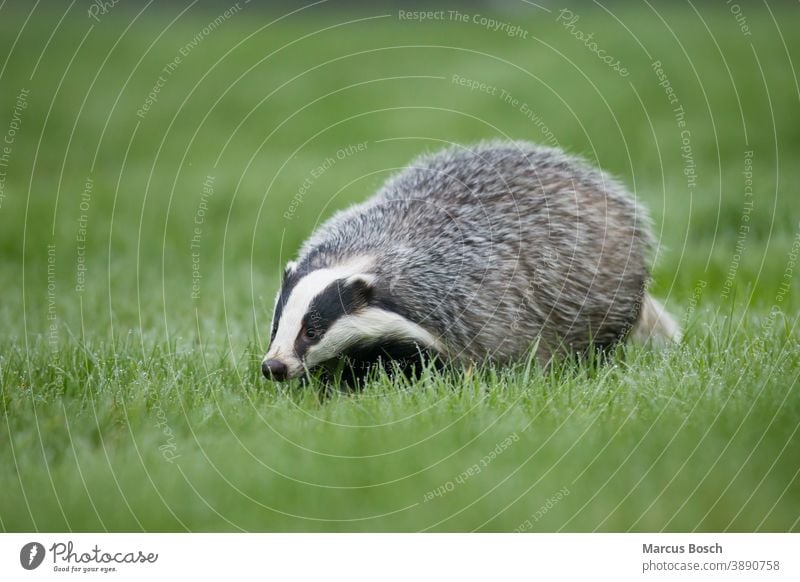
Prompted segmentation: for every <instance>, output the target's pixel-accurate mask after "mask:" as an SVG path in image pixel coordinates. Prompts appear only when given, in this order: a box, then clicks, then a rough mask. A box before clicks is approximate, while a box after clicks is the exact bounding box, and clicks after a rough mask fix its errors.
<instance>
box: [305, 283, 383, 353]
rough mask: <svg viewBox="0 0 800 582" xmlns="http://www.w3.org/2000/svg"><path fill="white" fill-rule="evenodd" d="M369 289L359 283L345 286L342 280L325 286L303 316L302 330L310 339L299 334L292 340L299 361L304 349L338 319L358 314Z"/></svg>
mask: <svg viewBox="0 0 800 582" xmlns="http://www.w3.org/2000/svg"><path fill="white" fill-rule="evenodd" d="M370 294H371V291H370V287H369V285H368V284H367V283H366V282H364V281H360V280H356V281H353V282H351V283H347V282H346V280H345V279H338V280H336V281H334V282H333V283H331V284H330V285H328V286H327V287H326V288H325V289H323V290H322V292H320V293H319V295H317V296H316V297H314V299H313V300H312V301H311V304H310V305H309V306H308V311H307V312H306V314H305V315H304V316H303V326H302V327H303V330H306V329H310V330H312V331H313V332H314V336H315V337H314V338H313V339H310V338H306V337H304V333H303V331H302V330H301V331H300V335H298V337H297V339H296V340H295V353H296V354H297V356H298V357H299V358H301V359H302V358H303V357H304V356H305V353H306V351H308V348H310V347H311V346H313V345H314V344H316V343H317V342H319V341H320V340H321V339H322V336H323V335H324V334H325V332H327V331H328V329H330V327H331V325H333V324H334V322H336V320H338V319H339V318H340V317H343V316H345V315H349V314H351V313H354V312H356V311H358V310H359V309H360V308H362V307H364V306H366V305H367V303H368V302H369V298H370Z"/></svg>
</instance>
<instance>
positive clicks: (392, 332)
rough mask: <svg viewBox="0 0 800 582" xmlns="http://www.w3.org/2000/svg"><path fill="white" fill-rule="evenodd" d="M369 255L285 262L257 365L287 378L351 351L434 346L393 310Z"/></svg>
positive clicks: (277, 377)
mask: <svg viewBox="0 0 800 582" xmlns="http://www.w3.org/2000/svg"><path fill="white" fill-rule="evenodd" d="M371 265H372V261H371V260H369V259H368V258H363V257H362V258H359V259H355V260H350V261H347V262H344V263H341V264H337V265H333V266H327V267H324V268H319V269H313V270H309V269H308V268H307V267H306V266H298V265H297V264H296V263H293V262H290V263H289V264H288V265H287V267H286V270H285V271H284V277H283V284H282V285H281V289H280V291H279V292H278V296H277V298H276V301H275V311H274V314H273V318H272V331H271V337H270V344H269V349H268V350H267V354H266V355H265V356H264V360H263V362H262V364H261V370H262V371H263V373H264V375H265V376H266V377H267V378H269V379H272V380H289V379H292V378H297V377H299V376H302V375H303V374H304V373H306V372H308V371H311V370H313V369H314V368H316V367H318V366H320V365H322V364H327V363H329V362H331V361H333V360H336V359H338V358H340V357H342V356H344V355H347V354H348V353H351V352H353V351H358V350H361V351H363V352H367V351H371V352H374V351H375V348H378V347H380V346H383V345H386V346H388V345H399V344H403V345H409V344H413V345H416V346H419V347H420V348H423V349H428V348H432V349H435V350H437V351H438V342H437V340H436V339H435V338H434V337H433V336H432V335H431V334H430V333H429V332H428V331H426V330H425V329H424V328H422V327H421V326H420V325H417V324H416V323H414V322H412V321H410V320H409V319H407V318H405V317H403V316H402V315H400V314H399V313H397V311H396V310H393V309H392V307H391V306H392V305H393V302H392V301H391V300H390V298H389V297H387V295H386V293H387V289H386V288H384V286H382V285H380V278H379V276H378V275H377V274H376V273H375V271H374V270H373V269H372V268H371Z"/></svg>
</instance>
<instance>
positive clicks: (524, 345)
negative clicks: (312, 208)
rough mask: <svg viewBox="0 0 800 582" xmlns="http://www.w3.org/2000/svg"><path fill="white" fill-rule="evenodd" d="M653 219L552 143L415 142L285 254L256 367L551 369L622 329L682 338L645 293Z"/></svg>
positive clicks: (654, 338)
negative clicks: (424, 150)
mask: <svg viewBox="0 0 800 582" xmlns="http://www.w3.org/2000/svg"><path fill="white" fill-rule="evenodd" d="M650 230H651V226H650V220H649V218H648V216H647V214H646V212H645V211H644V210H643V208H642V207H641V206H640V205H639V204H637V203H636V201H635V200H634V198H633V196H632V195H631V194H630V193H629V192H628V191H627V190H626V189H625V187H624V186H623V185H622V184H621V183H620V182H618V181H617V180H615V179H614V178H612V177H611V176H609V175H608V174H606V173H605V172H603V171H601V170H598V169H596V168H594V167H592V166H591V165H589V164H588V163H587V162H585V161H584V160H583V159H581V158H578V157H575V156H572V155H568V154H566V153H564V152H562V151H561V150H557V149H553V148H546V147H542V146H538V145H535V144H533V143H528V142H510V141H505V142H496V141H494V142H482V143H478V144H476V145H472V146H450V147H448V148H446V149H444V150H443V151H439V152H438V153H434V154H427V155H423V156H421V157H419V158H417V159H416V160H415V161H414V162H412V163H411V164H410V165H409V166H408V167H407V168H405V169H404V170H402V171H400V172H399V173H397V174H396V175H394V176H392V177H390V178H389V179H388V180H387V181H386V182H385V183H384V185H383V186H382V187H381V188H380V190H379V191H378V192H377V194H375V195H374V196H373V197H371V198H369V199H368V200H366V201H365V202H363V203H360V204H357V205H355V206H352V207H350V208H348V209H345V210H343V211H340V212H338V213H337V214H335V215H334V216H333V217H331V218H330V219H329V220H328V221H327V222H325V223H324V224H323V225H322V226H321V227H320V228H318V229H317V230H316V231H315V232H314V233H313V234H312V235H311V237H310V238H309V239H308V240H307V241H306V242H305V243H304V244H303V245H302V247H301V249H300V252H299V255H298V256H297V258H296V260H294V261H290V262H289V263H288V264H287V266H286V269H285V271H284V273H283V282H282V284H281V287H280V289H279V291H278V295H277V298H276V300H275V309H274V313H273V318H272V325H271V335H270V343H269V348H268V351H267V353H266V355H265V357H264V359H263V362H262V371H263V374H264V375H265V376H266V377H267V378H269V379H272V380H277V381H283V380H288V379H292V378H298V377H307V374H308V373H309V372H311V371H313V370H314V369H317V368H320V367H329V366H331V365H332V364H334V363H336V362H338V361H340V360H343V359H344V360H346V361H349V362H351V363H353V365H359V366H362V367H363V366H367V367H368V366H369V365H372V364H374V363H376V362H403V363H404V365H408V363H409V362H411V363H414V364H416V363H417V361H418V358H416V357H415V356H416V355H419V356H420V357H423V356H425V355H427V356H434V357H435V358H436V360H437V361H439V362H445V363H447V364H454V365H455V364H465V365H470V364H481V363H489V364H494V365H508V364H513V363H514V362H520V361H526V360H527V358H529V357H535V358H536V359H537V360H538V361H539V362H540V363H541V364H542V365H543V366H547V365H548V364H549V363H550V362H551V361H552V359H553V358H554V357H556V356H563V355H566V354H582V353H587V352H588V351H590V350H592V349H600V350H603V349H606V348H609V347H611V346H614V345H615V344H617V343H619V342H621V341H623V340H625V339H626V338H628V337H632V338H634V339H635V340H638V341H640V342H658V343H662V344H668V343H669V342H671V341H678V340H679V339H680V331H679V329H678V326H677V325H676V323H675V321H674V320H673V319H672V318H671V317H670V315H669V314H668V313H667V312H666V311H665V310H664V308H663V307H662V305H661V304H660V303H659V302H658V301H657V300H656V299H654V298H653V297H652V296H650V294H649V293H648V291H647V288H648V283H649V280H650V275H649V270H648V257H649V256H650V254H651V252H652V248H653V246H654V245H653V238H652V236H651V234H650Z"/></svg>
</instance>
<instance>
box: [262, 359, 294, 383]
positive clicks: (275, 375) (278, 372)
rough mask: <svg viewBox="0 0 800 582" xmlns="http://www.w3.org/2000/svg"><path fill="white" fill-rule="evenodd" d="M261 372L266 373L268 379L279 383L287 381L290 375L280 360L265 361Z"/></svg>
mask: <svg viewBox="0 0 800 582" xmlns="http://www.w3.org/2000/svg"><path fill="white" fill-rule="evenodd" d="M261 371H262V372H264V376H266V377H267V378H268V379H270V380H277V381H278V382H281V381H283V380H286V377H287V376H288V375H289V369H288V368H287V367H286V364H284V363H283V362H281V361H280V360H264V362H263V363H262V364H261Z"/></svg>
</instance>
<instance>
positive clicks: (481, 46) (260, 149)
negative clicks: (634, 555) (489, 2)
mask: <svg viewBox="0 0 800 582" xmlns="http://www.w3.org/2000/svg"><path fill="white" fill-rule="evenodd" d="M30 9H31V7H30V6H28V5H27V4H26V3H22V2H10V3H7V4H6V5H4V6H3V8H2V10H0V67H2V66H3V64H2V63H3V61H4V60H5V58H6V56H8V59H7V63H6V65H5V69H4V70H3V71H2V73H1V74H0V139H2V138H3V136H4V135H5V134H6V130H7V129H8V127H9V124H10V123H11V122H12V119H13V110H14V104H15V100H16V95H17V94H18V93H19V91H20V89H23V88H25V89H29V98H28V103H29V104H28V107H27V108H26V109H25V110H24V112H23V114H22V120H21V127H20V129H19V131H18V132H17V134H16V135H15V139H14V143H13V144H12V150H11V153H10V155H9V159H8V163H7V165H6V166H4V167H1V168H0V170H3V171H5V172H6V175H5V180H4V182H2V184H3V190H2V193H3V194H4V198H2V200H1V202H0V252H2V259H3V260H2V263H0V285H1V287H0V288H2V289H3V290H4V292H3V293H2V300H1V301H0V329H2V330H3V333H2V335H0V389H1V392H0V395H1V396H2V409H1V410H0V413H1V414H2V428H0V491H3V494H2V495H0V528H2V529H3V530H6V531H24V530H53V531H58V530H76V531H80V530H112V531H119V530H125V531H128V530H131V531H138V530H142V529H143V530H148V531H150V530H167V531H171V530H178V531H182V530H239V529H244V530H268V531H272V530H278V531H282V530H326V531H344V530H369V531H373V530H378V531H383V530H412V531H417V530H456V531H463V530H491V531H494V530H503V531H505V530H514V529H525V530H530V531H554V530H561V531H594V530H600V531H627V530H633V531H650V530H668V531H684V530H701V531H720V530H730V531H754V530H758V531H789V530H792V531H797V530H798V529H800V521H799V520H800V493H799V492H800V479H798V476H799V474H800V461H799V459H800V435H798V426H800V394H799V390H800V388H798V382H797V380H798V375H800V333H799V332H798V321H800V319H799V318H798V308H799V307H800V299H798V297H800V293H798V291H800V285H799V284H798V275H797V270H798V268H800V267H798V263H797V251H798V248H800V247H798V245H799V244H800V243H798V241H800V239H798V238H797V237H798V232H799V231H800V224H798V218H800V196H799V195H798V191H797V187H796V184H797V183H799V182H800V167H798V166H797V164H796V163H795V162H796V160H797V159H798V157H800V107H798V104H799V102H798V98H800V92H798V86H797V81H796V73H795V72H794V71H793V68H792V67H793V65H792V63H797V62H800V44H798V42H799V41H798V40H797V38H796V35H793V34H792V32H791V31H793V30H796V29H797V27H798V25H800V14H798V13H797V11H796V10H795V11H792V10H791V9H790V8H788V7H786V8H784V7H781V6H779V5H776V6H774V7H772V9H771V11H770V10H769V9H767V8H765V7H763V6H753V7H751V6H748V7H747V13H746V17H747V24H748V26H749V29H750V31H751V33H752V34H751V35H750V36H745V35H743V34H742V32H741V30H740V29H739V26H738V25H737V23H736V20H735V19H734V17H733V15H732V14H730V13H729V12H728V11H727V10H726V9H725V8H724V7H713V6H705V5H702V6H699V7H698V8H697V12H695V11H694V10H693V8H692V7H691V6H690V5H689V4H686V5H685V6H681V7H670V8H667V7H662V6H660V5H659V6H658V8H657V10H658V12H657V13H656V12H655V11H654V10H651V9H649V8H648V7H647V6H646V5H644V6H642V7H638V8H635V7H627V8H624V7H621V6H619V5H616V4H615V5H614V12H613V15H612V14H611V13H610V12H608V11H605V10H602V9H601V8H598V7H596V6H595V7H594V8H590V7H589V6H587V7H585V8H583V9H576V13H579V14H580V20H579V22H578V24H577V28H579V29H580V30H583V31H585V32H586V33H589V32H594V34H595V38H596V40H597V42H598V44H599V46H600V47H601V48H603V49H604V50H606V51H607V53H608V54H610V55H614V56H615V57H616V58H619V59H621V60H622V61H623V62H624V64H625V66H626V67H627V69H628V70H629V71H630V75H629V76H628V77H626V78H622V77H620V76H619V75H617V74H616V73H614V72H613V71H611V70H610V69H609V68H608V67H606V66H605V65H604V64H603V63H602V62H600V61H599V59H598V58H597V57H596V55H594V54H593V53H592V52H591V51H590V50H589V49H587V48H586V47H585V46H584V45H583V44H582V43H581V42H580V41H579V40H577V39H576V38H574V37H573V36H572V35H571V34H570V33H569V32H568V31H567V30H565V29H564V27H563V26H562V25H561V23H557V22H556V20H555V19H556V14H555V13H551V14H548V13H546V12H543V11H540V10H537V9H535V8H533V7H530V6H529V5H524V6H522V7H521V8H520V9H519V12H518V13H508V14H503V15H499V16H497V18H499V19H501V20H506V21H508V22H512V23H516V24H520V25H521V26H523V28H524V29H525V30H527V31H528V38H527V39H521V38H508V37H506V36H504V35H502V34H501V33H495V32H491V31H489V30H486V29H484V28H482V27H481V26H479V25H477V24H474V23H459V22H453V21H449V22H430V23H421V24H420V23H413V22H405V21H399V20H398V19H397V17H396V13H395V12H393V11H391V10H384V9H382V8H379V7H375V8H370V9H366V8H364V9H361V11H358V12H341V11H335V10H332V11H320V10H318V9H309V10H307V11H304V12H303V13H300V14H296V15H293V16H290V17H288V18H286V19H283V20H281V21H279V22H277V23H275V24H273V25H271V26H269V27H267V28H265V29H263V28H262V27H263V26H264V25H265V24H266V23H268V22H269V21H270V20H272V19H273V18H274V17H277V15H278V14H277V13H275V14H266V13H262V12H258V10H255V9H254V8H253V7H251V6H244V7H243V9H242V11H241V12H240V13H238V14H235V15H233V16H232V17H231V18H230V19H229V20H226V21H225V22H223V23H222V24H221V25H220V26H219V27H218V28H217V29H216V30H215V31H214V32H213V33H212V34H210V35H208V36H206V37H204V38H203V40H202V41H201V42H200V44H198V45H197V47H196V48H194V49H193V50H192V51H191V52H189V54H188V55H187V56H186V57H185V58H184V59H183V61H182V62H181V64H180V66H179V67H178V68H177V69H176V70H175V71H174V72H173V73H171V74H169V75H168V78H167V80H166V82H165V83H164V86H163V88H162V89H161V91H160V93H159V95H158V100H157V102H156V103H155V104H154V105H153V107H152V108H151V109H150V110H149V111H148V112H147V114H146V115H145V116H144V118H143V119H142V118H139V117H137V115H136V111H137V109H139V108H141V107H142V104H143V103H144V101H145V99H146V97H147V94H148V92H150V91H151V89H152V87H153V86H154V84H155V82H156V80H157V79H158V77H159V75H160V74H163V72H162V69H163V67H164V66H165V65H166V64H167V63H169V62H170V61H172V60H173V58H174V57H175V55H178V54H180V52H179V51H180V48H181V47H183V46H185V45H186V43H188V42H189V41H190V40H191V39H192V38H193V37H195V35H197V34H198V32H199V31H201V30H202V29H203V27H204V26H206V25H207V24H208V23H209V22H210V21H212V20H214V18H216V16H217V14H218V12H219V11H217V10H216V9H207V10H204V9H201V8H197V7H194V8H192V9H190V10H188V11H187V12H186V13H185V14H184V15H183V16H181V17H180V18H179V19H178V20H177V21H176V22H175V23H174V24H172V25H169V23H170V22H171V21H172V19H173V18H174V17H175V16H177V15H178V13H179V11H180V10H182V8H181V7H178V6H171V5H166V6H162V7H160V8H159V9H156V10H152V9H151V10H148V11H146V12H145V13H144V14H143V15H142V16H140V17H138V18H137V17H136V14H137V13H136V11H134V10H132V9H126V7H125V6H124V4H120V5H118V6H116V7H114V9H113V10H112V11H111V13H109V14H107V15H105V16H103V18H102V20H101V22H99V23H94V27H93V28H92V29H91V30H89V28H90V25H91V24H92V22H93V21H91V20H89V19H88V18H87V16H86V13H85V12H84V11H83V9H80V10H75V11H73V12H71V13H69V14H67V16H66V17H65V18H64V20H63V21H61V22H60V19H61V16H62V12H60V10H61V8H59V9H58V11H57V10H56V8H55V6H52V7H45V8H41V7H40V8H38V9H37V10H36V11H35V12H34V14H33V15H32V16H31V18H30V19H29V20H28V21H27V24H25V27H24V28H22V26H23V23H25V22H26V18H27V16H28V11H29V10H30ZM609 10H611V9H609ZM383 14H391V16H389V17H384V18H373V19H369V20H365V19H366V18H369V17H374V16H375V17H377V16H380V15H383ZM617 19H619V20H617ZM59 22H60V24H59ZM623 24H624V25H625V26H623ZM168 25H169V26H168ZM778 26H779V27H780V28H778ZM625 27H627V28H628V30H626V28H625ZM20 29H22V32H21V33H20ZM18 33H19V37H17V35H18ZM162 33H163V34H162ZM780 33H782V34H780ZM51 34H52V35H53V36H52V39H51V40H50V42H49V44H48V39H50V36H51ZM12 46H13V52H12V50H11V49H12ZM40 57H41V60H40ZM653 60H659V61H661V63H662V65H663V68H664V71H665V72H666V74H667V75H668V77H669V81H670V84H671V86H672V87H673V88H674V90H675V92H676V94H677V95H678V98H679V100H680V104H681V105H682V106H683V108H684V110H685V112H686V123H687V126H686V128H687V129H688V130H689V132H690V134H689V135H690V142H691V147H692V156H693V161H694V162H695V166H696V172H697V182H696V186H694V187H689V186H688V185H687V178H686V176H685V175H684V173H683V170H684V167H685V160H684V159H683V158H682V156H681V154H682V152H681V145H682V142H681V133H680V129H679V128H678V127H677V125H676V120H675V115H674V113H673V111H672V107H671V106H670V104H669V103H668V101H667V97H666V94H665V92H664V89H663V88H662V87H661V86H659V84H658V83H659V80H658V78H657V77H656V74H655V73H654V71H653V70H652V68H651V66H650V65H651V62H652V61H653ZM34 68H35V70H34ZM455 74H457V75H460V76H463V77H467V78H469V79H475V80H479V81H482V82H485V83H487V84H489V85H491V86H495V87H497V88H498V90H500V89H503V90H505V91H506V92H507V93H508V94H510V95H512V96H513V98H516V99H519V101H520V102H523V101H524V102H525V103H526V104H528V106H529V107H530V109H532V110H533V111H534V112H535V113H536V115H537V116H538V117H539V118H540V119H541V120H542V122H543V123H544V124H546V126H547V128H549V129H550V130H551V131H552V132H553V133H552V134H553V136H555V139H556V140H557V142H558V144H559V145H560V146H562V147H564V148H565V149H567V150H569V151H572V152H576V153H581V154H583V155H585V156H586V157H588V158H589V159H591V160H592V161H593V162H594V163H596V164H597V165H599V166H601V167H603V168H604V169H606V170H608V171H610V172H612V173H614V174H616V175H618V176H620V177H621V178H622V179H623V180H624V181H625V182H626V183H627V184H628V185H629V186H630V187H631V189H632V190H633V191H634V192H635V193H636V196H637V197H638V198H640V199H641V200H642V201H643V202H644V203H646V204H647V205H648V206H649V207H650V208H651V210H652V214H653V217H654V222H655V224H656V232H657V234H658V238H659V241H660V247H659V252H658V256H657V261H656V264H655V267H654V276H655V281H654V290H655V292H656V294H657V295H659V296H660V297H663V298H665V299H666V302H667V304H668V306H669V308H670V309H671V310H672V311H673V312H674V313H675V314H676V316H677V317H678V319H680V320H681V321H682V323H683V325H684V326H685V327H686V328H687V334H686V339H685V341H684V343H683V344H682V345H681V346H680V347H677V348H675V349H672V350H667V351H665V352H653V351H650V350H647V349H642V348H637V347H630V348H627V349H625V350H621V351H620V353H619V354H617V355H616V356H615V357H614V358H612V360H611V361H610V362H609V363H605V364H602V365H600V364H597V363H593V362H585V363H582V364H566V363H565V364H562V365H558V366H555V367H554V368H553V369H550V370H541V369H539V368H537V367H535V366H533V367H531V368H528V367H526V364H525V363H524V362H522V363H520V365H519V366H518V367H517V368H513V369H480V370H479V369H476V370H464V371H460V370H457V371H453V372H449V373H444V374H436V373H433V372H432V371H428V372H426V373H425V374H424V375H423V377H422V378H421V379H420V380H419V381H418V382H415V383H413V384H408V383H404V382H400V381H392V380H390V379H388V378H386V377H379V378H376V379H375V380H374V381H373V382H371V383H370V384H369V385H368V386H367V387H366V388H365V390H364V391H363V392H362V393H360V394H356V395H349V396H347V395H334V396H333V397H332V398H330V399H327V400H324V399H320V398H319V395H318V392H317V390H316V387H315V386H313V385H312V386H305V387H303V386H299V385H287V386H283V387H281V386H276V385H273V384H271V383H269V382H267V381H265V380H263V378H261V377H260V371H259V362H260V358H261V355H262V354H263V352H264V350H265V348H266V342H267V327H268V325H269V320H270V317H271V309H272V301H273V298H274V294H275V291H276V289H277V285H278V275H279V272H280V269H281V267H282V265H283V263H285V261H286V260H288V259H289V258H291V257H292V256H293V254H294V253H295V251H296V249H297V247H298V245H299V244H300V243H301V242H302V241H303V240H304V238H305V237H306V236H307V235H308V234H309V233H310V232H311V231H312V230H313V228H314V226H315V224H317V223H318V222H319V221H320V220H323V219H324V218H325V217H327V216H329V215H330V214H331V213H332V212H333V211H335V210H336V209H338V208H342V207H344V206H346V205H348V204H350V203H352V202H354V201H358V200H362V199H363V198H365V197H366V196H367V195H369V194H370V193H371V192H373V191H374V190H375V189H376V188H377V187H378V186H379V185H380V183H381V182H382V181H383V180H384V179H385V178H386V176H388V175H389V174H390V173H391V172H392V171H394V169H396V168H398V167H401V166H403V165H404V164H405V163H407V162H408V161H409V160H410V159H411V158H412V157H413V156H415V155H416V154H418V153H419V152H421V151H426V150H433V149H436V148H438V147H441V145H442V144H443V143H446V142H451V141H452V142H459V143H461V142H470V141H475V140H479V139H483V138H488V137H509V138H514V139H532V140H535V141H542V142H544V141H545V136H544V134H543V130H542V128H541V126H537V125H536V124H535V123H534V122H532V121H531V120H530V119H528V118H526V116H525V115H524V114H523V113H522V111H521V110H520V106H519V104H518V105H517V106H513V105H510V104H508V103H507V102H504V101H503V100H502V98H500V97H499V96H496V95H495V96H492V95H489V94H487V93H481V92H479V91H470V90H468V89H467V88H465V87H462V86H459V85H457V84H455V83H453V82H452V77H453V75H455ZM360 142H366V143H367V147H366V149H365V150H364V151H363V152H360V153H357V154H354V155H351V156H347V157H344V159H341V160H337V161H336V163H335V164H333V166H332V167H331V168H330V169H329V170H327V171H325V172H324V173H322V175H320V176H319V177H317V178H313V179H311V180H310V182H311V183H310V185H309V187H308V188H307V190H306V191H305V192H304V194H303V196H302V200H300V201H299V202H298V203H296V204H295V206H294V207H292V204H293V203H292V200H293V198H294V197H295V195H296V194H297V192H298V189H299V188H300V186H301V185H302V184H303V182H304V181H305V180H306V179H307V178H309V176H311V171H312V169H313V168H315V167H317V166H319V165H320V164H322V163H323V161H324V160H325V159H326V158H328V157H334V158H335V157H336V152H337V150H339V149H340V148H343V147H346V146H347V145H348V144H356V143H360ZM748 151H752V152H753V156H752V177H753V196H752V198H748V197H746V196H745V176H744V175H743V171H744V170H745V157H746V154H745V152H748ZM0 153H2V150H0ZM209 175H210V176H213V177H214V179H213V191H214V193H213V195H211V196H208V197H206V198H205V199H204V198H203V183H204V181H205V180H206V177H207V176H209ZM87 178H91V180H92V187H91V196H90V200H89V205H88V208H86V207H84V208H83V209H82V208H81V194H82V192H83V191H84V189H85V184H86V181H87ZM751 201H752V209H751V210H748V209H749V208H750V206H748V204H749V203H750V202H751ZM201 204H205V205H206V206H207V208H205V209H204V214H203V217H202V218H203V221H202V224H201V225H199V227H200V229H201V232H200V238H199V249H195V250H196V251H197V253H198V254H197V256H196V257H195V258H196V259H197V260H199V263H193V257H192V251H193V249H192V248H191V242H192V236H193V234H194V229H195V227H196V226H198V225H197V224H196V223H195V219H196V217H198V209H199V208H201ZM290 208H293V210H292V215H291V218H288V219H287V218H285V217H284V213H286V212H287V211H288V210H290ZM84 214H85V215H86V216H85V221H84V224H85V234H86V239H87V240H86V243H85V248H82V247H81V243H80V242H79V241H78V240H77V239H78V235H79V229H80V228H82V225H81V216H82V215H84ZM742 225H744V226H747V227H749V231H747V233H746V236H745V237H744V238H743V239H742V241H740V240H739V238H738V237H739V234H740V227H741V226H742ZM737 243H739V248H738V249H737ZM48 245H52V247H51V248H52V249H53V254H52V255H51V258H52V264H51V266H50V271H49V272H48ZM79 251H80V253H82V254H81V256H82V257H85V266H86V271H85V273H86V279H85V288H84V289H83V290H81V291H80V292H79V291H77V290H76V284H77V282H78V276H79V274H78V264H79ZM194 264H199V269H200V271H199V272H200V274H201V275H202V278H201V279H200V285H199V297H197V298H193V297H192V291H193V290H192V284H193V273H194V271H193V265H194ZM53 314H54V315H55V317H56V319H51V317H52V316H53ZM493 451H494V453H493ZM476 467H477V468H476ZM548 506H549V507H548ZM542 507H547V510H546V511H543V510H542Z"/></svg>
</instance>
